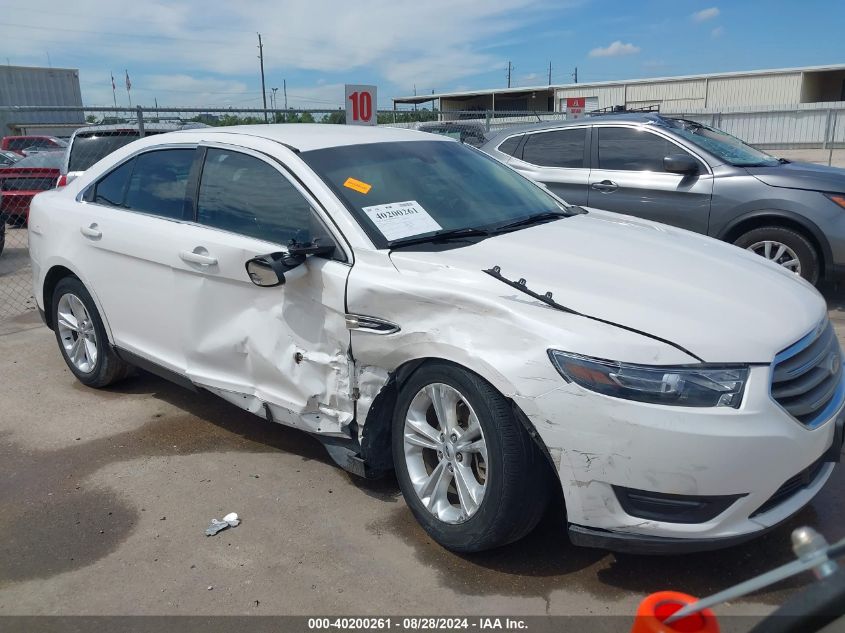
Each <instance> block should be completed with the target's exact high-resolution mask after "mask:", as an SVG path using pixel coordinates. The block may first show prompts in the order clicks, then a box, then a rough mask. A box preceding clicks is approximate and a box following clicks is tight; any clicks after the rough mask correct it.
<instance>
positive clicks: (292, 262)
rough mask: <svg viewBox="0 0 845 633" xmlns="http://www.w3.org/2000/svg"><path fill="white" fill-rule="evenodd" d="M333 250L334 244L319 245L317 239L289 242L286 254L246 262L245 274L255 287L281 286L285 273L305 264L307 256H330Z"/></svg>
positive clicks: (275, 254) (263, 256)
mask: <svg viewBox="0 0 845 633" xmlns="http://www.w3.org/2000/svg"><path fill="white" fill-rule="evenodd" d="M334 249H335V246H334V244H320V241H319V238H318V239H315V240H313V241H311V242H306V243H304V244H302V243H300V242H297V241H295V240H291V242H290V243H289V244H288V252H287V253H270V254H268V255H261V256H259V257H253V258H252V259H250V260H249V261H247V263H246V273H247V275H249V278H250V281H252V283H254V284H255V285H256V286H261V287H262V288H272V287H274V286H281V285H283V284H284V283H285V281H286V279H285V273H286V272H288V271H289V270H293V269H294V268H296V267H297V266H299V265H301V264H303V263H305V259H306V258H307V257H308V255H331V254H332V253H333V252H334Z"/></svg>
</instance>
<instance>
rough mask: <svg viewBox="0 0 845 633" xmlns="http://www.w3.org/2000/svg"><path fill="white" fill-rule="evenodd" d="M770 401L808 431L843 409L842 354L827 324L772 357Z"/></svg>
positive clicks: (844, 396) (844, 394) (844, 389)
mask: <svg viewBox="0 0 845 633" xmlns="http://www.w3.org/2000/svg"><path fill="white" fill-rule="evenodd" d="M772 398H774V399H775V401H776V402H777V403H778V404H779V405H780V406H782V407H783V408H784V409H786V411H787V413H789V414H790V415H791V416H792V417H794V418H795V419H796V420H798V421H799V422H801V423H802V424H804V425H806V426H808V427H814V426H817V425H819V424H821V423H822V422H824V421H825V420H827V419H828V418H829V417H830V416H831V415H832V414H833V413H835V412H836V410H837V409H838V408H839V407H840V406H841V405H842V403H843V401H845V385H843V382H842V354H841V351H840V349H839V341H838V340H837V339H836V332H834V330H833V325H832V324H831V323H830V321H827V322H826V323H825V324H824V326H823V327H822V328H821V331H819V330H815V331H814V332H812V333H811V334H809V335H807V336H805V337H804V338H803V339H801V340H800V341H798V342H797V343H795V344H794V345H792V346H790V347H788V348H786V349H785V350H783V351H782V352H781V353H780V354H778V355H777V356H775V361H774V363H773V365H772Z"/></svg>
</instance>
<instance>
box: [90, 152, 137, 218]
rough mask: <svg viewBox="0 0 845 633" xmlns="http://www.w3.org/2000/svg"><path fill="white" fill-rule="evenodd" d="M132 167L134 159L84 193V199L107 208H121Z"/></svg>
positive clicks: (111, 172) (114, 170)
mask: <svg viewBox="0 0 845 633" xmlns="http://www.w3.org/2000/svg"><path fill="white" fill-rule="evenodd" d="M134 166H135V159H134V158H133V159H132V160H128V161H126V162H125V163H123V164H122V165H121V166H120V167H118V168H117V169H113V170H112V171H110V172H109V173H108V174H106V175H105V176H104V177H103V178H101V179H100V180H99V181H98V182H97V184H96V185H94V186H93V187H91V188H90V189H89V190H88V191H87V192H86V195H85V199H86V200H87V201H89V202H96V203H97V204H104V205H106V206H109V207H122V206H123V199H124V198H125V197H126V185H128V184H129V176H130V175H131V174H132V168H133V167H134ZM89 193H90V194H91V195H90V196H89Z"/></svg>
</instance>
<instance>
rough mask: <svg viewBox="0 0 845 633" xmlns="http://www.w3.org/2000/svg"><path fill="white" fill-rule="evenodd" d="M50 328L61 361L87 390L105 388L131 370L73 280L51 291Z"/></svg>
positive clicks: (84, 292)
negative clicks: (118, 353) (52, 331)
mask: <svg viewBox="0 0 845 633" xmlns="http://www.w3.org/2000/svg"><path fill="white" fill-rule="evenodd" d="M52 306H53V314H52V317H53V329H54V330H55V333H56V341H57V342H58V343H59V350H60V351H61V353H62V358H64V359H65V363H67V366H68V368H69V369H70V370H71V371H72V372H73V374H74V375H75V376H76V378H77V379H78V380H79V382H81V383H82V384H84V385H87V386H88V387H95V388H100V387H106V386H108V385H111V384H113V383H115V382H117V381H119V380H122V379H124V378H126V377H127V376H128V375H129V373H130V372H131V370H132V368H131V366H130V365H129V364H127V363H125V362H124V361H122V360H121V359H120V358H118V357H117V355H116V354H115V353H114V350H113V349H112V347H111V345H110V344H109V339H108V336H107V335H106V329H105V327H104V326H103V320H102V319H101V318H100V313H99V312H97V306H96V304H95V303H94V300H93V299H92V298H91V294H90V293H89V292H88V290H87V289H86V288H85V286H84V285H83V283H82V282H81V281H79V279H77V278H75V277H65V278H64V279H62V280H61V281H59V283H58V284H56V288H55V289H54V290H53V303H52Z"/></svg>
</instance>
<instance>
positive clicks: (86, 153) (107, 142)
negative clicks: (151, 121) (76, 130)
mask: <svg viewBox="0 0 845 633" xmlns="http://www.w3.org/2000/svg"><path fill="white" fill-rule="evenodd" d="M147 136H149V134H147ZM138 138H140V137H139V134H138V132H137V131H132V130H120V131H119V132H95V133H92V134H78V135H77V136H76V138H75V139H73V144H72V145H71V146H70V158H69V159H68V171H85V170H86V169H88V168H89V167H90V166H91V165H93V164H94V163H96V162H97V161H98V160H100V159H101V158H104V157H105V156H108V155H109V154H111V153H112V152H113V151H115V150H116V149H120V148H121V147H123V146H124V145H128V144H129V143H131V142H132V141H136V140H138Z"/></svg>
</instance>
